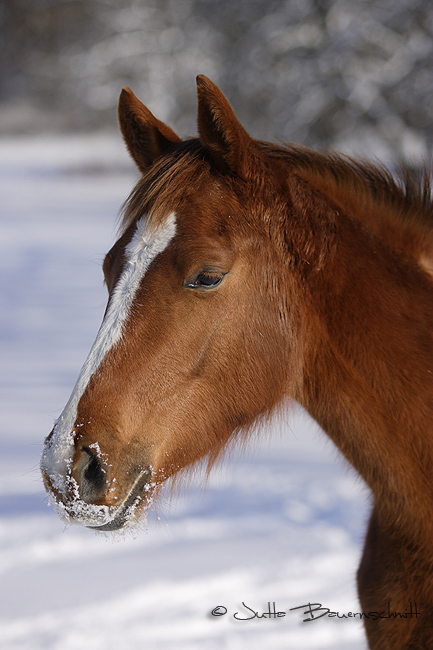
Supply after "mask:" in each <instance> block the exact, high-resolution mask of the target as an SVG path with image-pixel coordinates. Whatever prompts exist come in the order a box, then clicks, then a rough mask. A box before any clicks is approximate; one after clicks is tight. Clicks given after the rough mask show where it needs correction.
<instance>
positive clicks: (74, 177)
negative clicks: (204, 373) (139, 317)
mask: <svg viewBox="0 0 433 650" xmlns="http://www.w3.org/2000/svg"><path fill="white" fill-rule="evenodd" d="M134 178H135V173H134V171H133V169H132V167H130V166H129V164H128V161H127V157H126V154H125V153H124V151H123V147H122V146H121V143H120V138H119V139H112V138H110V137H92V138H69V139H68V138H63V139H60V140H59V139H57V140H55V139H53V140H49V139H43V140H42V139H34V140H23V141H13V140H10V141H8V140H3V141H0V196H1V206H0V218H1V222H2V225H1V235H0V273H1V293H0V302H1V307H0V350H1V364H0V368H1V373H2V376H1V394H0V401H1V406H0V408H1V411H0V412H1V420H0V648H1V650H3V649H4V650H15V649H16V650H82V648H86V649H87V650H100V649H101V650H102V649H104V650H144V649H146V650H165V649H170V650H171V649H173V650H195V649H197V650H198V649H200V650H214V649H215V650H216V649H217V648H218V649H220V648H225V649H227V650H240V649H243V648H251V649H252V650H256V649H257V650H261V649H262V648H263V647H266V648H269V649H270V650H280V649H281V650H290V649H293V650H302V649H307V648H308V649H311V650H322V649H323V650H325V649H326V650H331V649H332V650H340V649H341V650H343V649H344V650H361V649H363V648H365V640H364V635H363V630H362V625H361V623H360V622H359V621H357V620H354V619H353V618H352V619H342V620H337V619H336V618H328V617H326V618H325V617H323V618H320V619H316V620H314V621H309V622H302V619H303V618H305V617H306V616H305V615H303V613H302V612H303V611H304V609H305V608H302V609H297V610H295V611H290V609H291V608H295V607H300V606H303V605H307V604H308V603H321V604H322V606H323V607H328V608H329V609H330V610H332V611H336V610H337V611H339V612H340V613H345V612H349V611H352V612H358V611H360V608H359V604H358V601H357V596H356V588H355V571H356V567H357V564H358V562H359V557H360V553H361V546H362V538H363V534H364V529H365V525H366V521H367V518H368V494H367V492H366V490H365V488H364V487H363V486H362V484H361V483H360V482H359V481H358V480H357V479H356V477H355V475H354V473H353V472H352V471H351V470H349V469H348V468H347V467H345V465H344V464H343V462H342V461H340V460H339V459H338V458H337V454H336V453H335V452H334V450H333V448H332V447H331V445H330V444H328V443H327V442H326V440H325V438H324V436H323V435H322V434H321V433H320V432H318V430H317V428H316V427H315V425H314V423H312V422H311V421H310V420H308V419H307V417H306V416H305V415H303V414H295V415H294V417H293V418H292V420H291V422H290V424H289V425H287V426H286V427H285V428H284V430H283V433H282V435H279V434H278V433H274V434H273V435H272V436H271V439H270V440H269V436H268V438H267V439H265V436H264V437H263V439H262V441H261V442H260V443H256V444H252V445H251V448H250V450H249V451H248V453H247V454H243V455H241V454H237V453H235V454H234V455H233V456H232V457H231V459H230V461H228V462H227V463H226V464H225V465H224V468H223V470H220V471H217V472H215V473H214V474H213V475H212V477H211V480H210V482H209V484H208V487H207V489H206V491H203V490H202V489H201V487H200V480H196V481H195V482H193V483H192V484H191V485H190V486H189V487H188V489H186V490H185V491H184V492H183V493H182V495H181V496H179V497H178V498H176V499H173V500H171V501H168V500H167V499H166V500H165V501H163V502H162V503H161V505H160V508H159V512H158V515H159V516H158V517H157V516H151V517H150V518H149V521H148V524H147V525H146V527H145V529H144V530H142V531H141V532H139V533H137V534H136V535H135V536H132V535H130V536H125V537H121V538H120V539H119V537H115V538H114V539H112V538H110V537H109V536H103V535H101V534H99V535H98V534H95V533H92V532H91V531H89V530H86V529H80V528H77V527H65V525H64V524H63V523H61V522H60V521H59V520H58V519H57V517H56V516H55V514H54V512H53V511H52V509H51V508H48V507H47V499H46V497H45V494H44V490H43V487H42V483H41V479H40V476H39V471H38V463H39V455H40V452H41V443H42V440H43V438H44V436H45V435H46V434H48V433H49V431H50V429H51V427H52V423H53V420H54V418H56V417H57V416H58V415H59V413H60V411H61V409H62V407H63V406H64V404H65V403H66V401H67V398H68V397H69V394H70V391H71V390H72V387H73V385H74V382H75V379H76V377H77V375H78V372H79V369H80V367H81V365H82V362H83V361H84V359H85V357H86V356H87V352H88V350H89V349H90V346H91V344H92V342H93V339H94V337H95V335H96V331H97V328H98V325H99V322H100V319H101V317H102V313H103V308H104V303H105V298H106V296H105V289H104V287H103V286H102V273H101V269H100V263H101V260H102V258H103V256H104V254H105V252H106V251H107V250H108V248H109V247H110V246H111V244H112V242H113V238H114V235H115V218H116V215H117V211H118V209H119V206H120V204H121V203H122V201H123V200H124V199H125V198H126V195H127V193H128V191H129V189H130V188H131V187H132V184H133V182H134ZM242 602H244V603H245V604H246V605H247V606H248V607H250V608H252V609H253V610H255V611H258V612H259V613H263V612H266V611H268V602H269V603H270V604H271V605H270V606H271V610H272V609H273V603H274V602H275V607H276V610H277V611H284V612H286V616H284V617H283V616H281V617H279V618H269V617H267V618H255V619H253V620H242V621H241V620H236V619H235V618H234V617H233V614H235V613H236V612H238V613H239V614H238V616H239V617H241V618H247V617H249V616H251V615H252V614H251V612H250V611H249V610H248V609H246V608H245V607H244V606H243V605H242ZM217 606H221V607H222V606H223V607H225V608H226V609H227V613H226V614H225V615H222V616H212V614H211V612H212V610H213V609H214V608H215V607H217ZM218 611H219V612H222V611H224V610H223V609H221V608H220V609H219V610H218Z"/></svg>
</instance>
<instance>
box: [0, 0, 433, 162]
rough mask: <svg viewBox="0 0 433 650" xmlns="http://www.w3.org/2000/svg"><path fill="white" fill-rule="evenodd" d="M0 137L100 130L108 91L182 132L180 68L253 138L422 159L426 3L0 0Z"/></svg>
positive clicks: (190, 105) (190, 90)
mask: <svg viewBox="0 0 433 650" xmlns="http://www.w3.org/2000/svg"><path fill="white" fill-rule="evenodd" d="M0 21H1V30H0V56H1V58H0V132H1V133H6V132H11V131H12V132H18V131H23V130H27V131H28V130H33V129H35V128H36V129H38V128H45V129H47V128H51V129H52V128H62V129H86V128H87V129H88V128H95V127H101V126H104V125H107V126H110V127H114V125H115V106H116V102H117V97H118V94H119V91H120V88H121V87H122V86H123V85H130V86H133V89H134V91H135V92H136V93H137V94H138V95H139V96H140V97H141V98H142V99H143V100H144V101H145V102H146V103H148V104H149V106H150V108H151V109H152V110H154V111H155V112H156V113H157V114H158V115H159V116H160V117H161V119H166V120H169V121H170V122H171V124H172V125H173V126H174V127H175V128H177V129H178V130H179V131H180V132H181V133H183V134H185V133H194V132H195V126H194V115H195V97H194V77H195V75H196V74H198V73H204V74H207V75H208V76H210V77H211V78H212V79H213V80H214V81H215V82H216V83H218V84H220V85H221V87H222V89H223V90H224V91H225V92H226V93H227V95H228V96H229V97H230V100H231V101H232V103H233V105H234V107H235V109H236V111H237V113H238V114H239V117H240V118H241V119H242V120H243V121H244V122H245V124H246V126H247V128H249V130H250V131H251V132H252V133H254V134H255V135H256V136H258V137H263V138H272V137H278V138H280V139H286V140H296V141H301V142H304V143H305V144H308V145H312V146H332V145H334V146H337V147H342V148H346V149H347V148H349V149H356V150H358V151H359V150H361V152H362V153H370V154H371V153H373V154H377V155H379V156H382V157H383V156H385V157H386V156H388V155H391V154H393V155H405V156H410V155H414V156H419V155H422V154H423V153H424V154H425V153H426V152H427V151H428V150H429V149H430V146H431V139H432V129H431V124H432V119H433V38H432V36H433V14H432V12H431V3H430V0H378V1H374V0H359V1H358V2H355V3H354V2H352V1H351V0H333V1H331V0H237V1H236V2H233V0H30V1H29V0H3V3H2V5H0Z"/></svg>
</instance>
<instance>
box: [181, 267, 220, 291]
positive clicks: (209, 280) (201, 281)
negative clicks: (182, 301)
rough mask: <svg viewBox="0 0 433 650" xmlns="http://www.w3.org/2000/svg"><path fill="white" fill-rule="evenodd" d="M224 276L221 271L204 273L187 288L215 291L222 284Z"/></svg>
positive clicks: (188, 284)
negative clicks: (214, 288)
mask: <svg viewBox="0 0 433 650" xmlns="http://www.w3.org/2000/svg"><path fill="white" fill-rule="evenodd" d="M224 276H225V273H220V272H219V271H202V272H201V273H199V274H198V275H197V276H196V277H195V278H194V280H192V281H191V282H188V283H187V285H186V286H187V287H188V288H189V289H200V288H201V289H213V287H216V286H218V285H219V284H220V282H221V281H222V280H223V278H224Z"/></svg>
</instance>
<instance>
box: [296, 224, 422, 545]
mask: <svg viewBox="0 0 433 650" xmlns="http://www.w3.org/2000/svg"><path fill="white" fill-rule="evenodd" d="M340 219H341V222H340V224H339V233H340V235H339V244H338V246H337V249H336V251H335V255H334V257H333V260H332V262H330V263H329V264H328V265H327V267H326V268H324V269H323V271H322V272H321V273H320V274H318V275H317V276H316V278H315V280H314V282H311V283H310V307H309V309H308V312H309V313H308V321H309V323H310V326H309V332H310V333H309V336H308V337H307V340H308V352H307V357H306V358H307V361H306V363H305V366H304V377H305V380H304V386H303V391H302V397H301V400H300V401H301V402H303V404H304V406H305V407H306V408H307V410H309V411H310V413H311V414H312V415H313V417H314V418H315V419H316V420H317V421H318V422H319V424H320V425H321V426H322V427H323V429H324V430H325V431H326V432H327V433H328V435H329V436H330V437H331V438H332V439H333V440H334V442H335V443H336V444H337V446H338V447H339V448H340V450H341V451H342V452H343V454H344V455H345V456H346V458H347V459H348V460H349V461H350V462H351V463H352V465H353V466H354V467H355V468H356V469H357V470H358V472H359V473H360V474H361V475H362V476H363V478H364V479H365V480H366V482H367V483H368V485H369V486H370V488H371V489H372V491H373V493H374V496H375V501H376V506H377V508H378V510H379V512H380V516H381V518H382V522H383V524H384V525H387V526H389V527H391V528H392V529H393V528H395V527H400V529H401V533H402V534H404V535H407V534H409V533H408V531H411V532H410V534H409V535H413V536H414V539H413V540H412V541H416V543H417V544H420V543H423V540H427V539H428V540H429V541H430V540H431V534H432V533H433V530H432V523H431V522H432V521H433V490H432V488H431V481H430V474H431V466H432V461H433V436H432V434H433V399H432V394H433V393H432V389H433V346H432V344H431V343H432V339H431V336H432V334H431V326H432V322H433V300H432V297H433V287H432V285H431V284H430V281H429V280H428V279H427V277H424V276H423V274H422V271H420V270H418V269H417V268H416V267H415V266H414V265H412V264H411V263H409V262H405V261H404V260H402V259H399V258H398V257H396V256H395V255H394V254H393V253H392V251H391V250H390V249H389V248H388V247H387V246H386V245H385V244H384V243H383V242H381V241H380V240H379V239H378V238H377V237H376V236H375V235H373V234H371V233H369V232H368V231H367V230H366V229H365V227H364V226H362V225H361V224H360V223H358V222H356V220H349V219H348V218H343V217H340Z"/></svg>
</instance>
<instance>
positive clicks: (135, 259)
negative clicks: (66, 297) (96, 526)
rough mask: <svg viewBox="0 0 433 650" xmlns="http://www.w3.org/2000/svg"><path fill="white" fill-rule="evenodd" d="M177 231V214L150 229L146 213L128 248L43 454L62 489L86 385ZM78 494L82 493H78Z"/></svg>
mask: <svg viewBox="0 0 433 650" xmlns="http://www.w3.org/2000/svg"><path fill="white" fill-rule="evenodd" d="M175 232H176V215H175V214H174V213H172V214H170V216H169V217H168V218H167V219H166V221H165V222H164V223H163V224H162V225H160V226H158V227H157V228H155V229H153V230H152V231H151V232H149V228H148V225H147V219H146V217H142V218H141V219H140V220H139V221H138V222H137V228H136V231H135V233H134V236H133V237H132V239H131V241H130V242H129V244H128V245H127V246H126V248H125V258H126V262H125V265H124V268H123V271H122V274H121V276H120V278H119V280H118V282H117V284H116V287H115V289H114V291H113V294H112V296H111V300H110V303H109V306H108V310H107V313H106V315H105V318H104V320H103V322H102V325H101V327H100V329H99V332H98V335H97V337H96V340H95V342H94V344H93V346H92V349H91V350H90V353H89V356H88V357H87V360H86V362H85V364H84V366H83V367H82V369H81V372H80V375H79V377H78V380H77V383H76V384H75V388H74V390H73V391H72V395H71V397H70V398H69V401H68V403H67V404H66V406H65V408H64V410H63V413H62V414H61V416H60V417H59V419H58V420H57V422H56V424H55V427H54V431H53V435H52V437H51V439H50V441H49V443H48V444H46V445H45V449H44V452H43V455H42V461H41V466H42V468H43V469H44V470H45V472H46V473H47V474H48V475H49V476H50V479H51V481H52V484H53V486H54V487H55V488H56V489H57V490H59V492H60V493H65V492H66V490H67V487H68V480H67V479H68V476H69V475H70V470H71V463H72V456H73V452H74V433H73V428H74V424H75V420H76V418H77V409H78V403H79V401H80V399H81V397H82V395H83V393H84V391H85V390H86V387H87V385H88V383H89V381H90V379H91V377H92V376H93V375H94V373H95V372H96V370H97V369H98V368H99V366H100V365H101V363H102V361H103V360H104V358H105V356H106V354H107V352H108V351H109V350H111V349H112V348H113V347H114V346H115V345H116V343H117V342H118V341H119V340H120V338H121V337H122V333H123V329H124V328H123V326H124V323H125V322H126V320H127V318H128V316H129V313H130V310H131V306H132V303H133V301H134V297H135V295H136V293H137V290H138V288H139V286H140V283H141V281H142V280H143V278H144V275H145V273H146V271H147V269H148V268H149V266H150V264H151V263H152V261H153V260H154V259H155V257H156V256H157V255H159V253H162V252H163V250H164V249H165V248H166V247H167V246H168V244H169V243H170V241H171V240H172V239H173V237H174V235H175ZM77 496H78V495H77Z"/></svg>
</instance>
